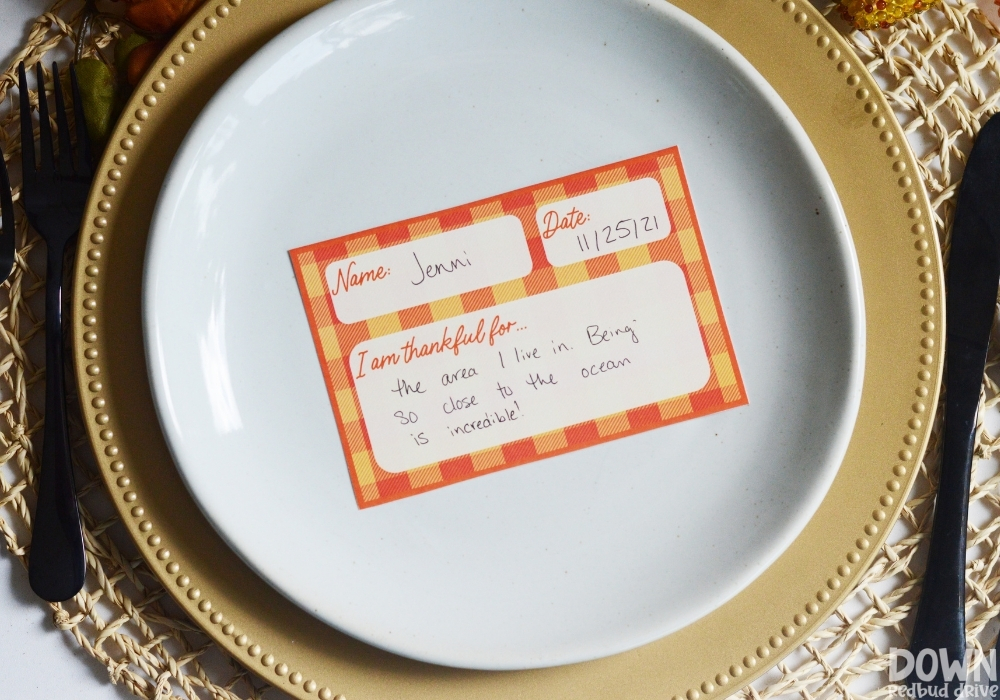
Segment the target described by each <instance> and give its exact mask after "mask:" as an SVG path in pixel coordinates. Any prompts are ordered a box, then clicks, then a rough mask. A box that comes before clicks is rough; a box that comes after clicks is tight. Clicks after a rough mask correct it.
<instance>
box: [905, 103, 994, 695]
mask: <svg viewBox="0 0 1000 700" xmlns="http://www.w3.org/2000/svg"><path fill="white" fill-rule="evenodd" d="M998 282H1000V119H998V118H997V117H996V116H994V117H992V118H990V120H989V121H988V122H987V123H986V124H985V125H983V127H982V129H980V131H979V136H978V137H977V139H976V143H975V145H974V146H973V148H972V153H970V154H969V162H968V164H967V165H966V167H965V174H964V175H963V178H962V184H961V187H960V188H959V192H958V209H957V210H956V212H955V223H954V226H953V227H952V234H951V255H950V258H949V261H948V276H947V287H946V289H947V326H946V327H947V346H946V348H947V365H946V380H947V384H946V387H947V395H946V399H945V426H944V442H943V449H942V460H941V476H940V483H939V486H938V493H937V499H936V501H935V505H934V525H933V528H932V529H931V541H930V550H929V552H928V555H927V569H926V573H925V574H924V585H923V592H922V593H921V596H920V604H919V606H918V607H917V617H916V621H915V624H914V628H913V637H912V639H911V641H910V652H911V653H912V654H913V657H914V658H916V657H918V655H919V654H920V652H921V651H922V650H924V649H929V650H931V652H932V653H933V654H934V656H935V657H937V661H938V663H937V664H931V662H930V660H929V659H928V658H927V656H926V655H924V657H925V658H924V661H925V663H924V664H923V670H924V671H925V672H926V671H929V670H931V668H932V666H934V665H936V666H937V667H938V670H937V674H936V675H935V677H933V678H932V679H931V680H924V679H922V678H920V677H919V675H917V671H918V670H919V669H914V671H913V673H912V674H911V675H910V677H909V680H910V682H911V683H923V684H924V685H925V686H927V687H929V688H933V687H937V688H941V689H942V690H939V691H937V692H938V693H943V692H944V690H943V689H944V688H947V691H948V692H947V696H945V695H943V694H938V695H937V697H950V698H954V697H956V694H957V692H958V691H959V690H960V688H961V686H962V683H961V682H960V681H958V680H957V678H956V679H953V680H952V681H951V682H947V681H946V680H945V676H944V674H943V671H942V668H941V667H942V664H941V663H940V662H941V660H942V659H941V657H942V655H946V656H945V658H946V659H948V660H949V661H950V662H951V663H954V662H955V661H960V662H961V663H962V664H963V665H964V663H965V661H964V660H965V550H966V542H965V533H966V526H967V524H968V520H969V481H970V476H971V471H972V452H973V447H974V445H975V439H976V413H977V411H978V410H979V391H980V387H981V385H982V381H983V371H984V369H985V367H986V350H987V348H988V346H989V340H990V329H991V327H992V325H993V316H994V314H995V313H996V305H997V285H998Z"/></svg>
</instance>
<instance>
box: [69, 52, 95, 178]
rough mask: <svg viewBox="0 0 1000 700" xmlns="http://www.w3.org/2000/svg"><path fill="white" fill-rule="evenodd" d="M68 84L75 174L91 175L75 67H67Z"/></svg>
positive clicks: (86, 136)
mask: <svg viewBox="0 0 1000 700" xmlns="http://www.w3.org/2000/svg"><path fill="white" fill-rule="evenodd" d="M69 82H70V87H71V89H72V90H73V111H74V112H75V113H76V115H75V116H76V162H75V163H74V166H75V167H76V174H77V175H80V176H82V177H90V176H92V175H93V171H92V169H91V163H92V162H93V161H92V160H91V149H90V136H89V135H88V134H87V120H86V116H85V115H84V113H83V99H82V98H81V97H80V83H79V82H78V81H77V79H76V65H75V64H72V63H71V64H70V65H69Z"/></svg>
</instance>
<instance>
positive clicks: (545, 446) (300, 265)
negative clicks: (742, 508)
mask: <svg viewBox="0 0 1000 700" xmlns="http://www.w3.org/2000/svg"><path fill="white" fill-rule="evenodd" d="M641 178H653V179H655V180H656V181H657V182H658V183H659V184H660V188H661V191H662V193H663V198H664V201H665V202H666V205H667V212H668V213H669V215H670V218H671V221H672V223H673V231H672V232H671V234H670V235H669V236H668V237H667V238H665V239H663V240H660V241H655V242H653V243H648V244H646V245H640V246H636V247H634V248H629V249H626V250H621V251H618V252H616V253H609V254H607V255H603V256H601V257H597V258H593V259H590V260H586V261H583V262H579V263H575V264H572V265H566V266H563V267H554V266H552V265H551V264H549V262H548V260H547V259H546V257H545V251H544V248H543V246H542V238H541V234H540V233H539V231H538V226H537V224H536V221H535V212H536V210H537V208H538V207H540V206H543V205H545V204H549V203H552V202H555V201H559V200H561V199H566V198H569V197H575V196H577V195H581V194H586V193H588V192H595V191H597V190H600V189H605V188H608V187H613V186H615V185H620V184H623V183H626V182H630V181H632V180H637V179H641ZM506 215H514V216H516V217H518V218H519V219H520V220H521V223H522V225H523V227H524V231H525V234H526V236H527V240H528V249H529V251H530V253H531V259H532V263H533V267H532V271H531V272H530V273H529V274H528V275H527V276H526V277H523V278H521V279H515V280H511V281H509V282H503V283H501V284H495V285H493V286H492V287H484V288H483V289H477V290H475V291H471V292H466V293H464V294H460V295H457V296H453V297H449V298H447V299H440V300H438V301H433V302H430V303H428V304H421V305H419V306H414V307H411V308H408V309H403V310H402V311H398V312H393V313H388V314H385V315H383V316H378V317H376V318H371V319H368V320H366V321H360V322H357V323H341V322H340V321H338V320H337V316H336V313H335V311H334V308H333V303H332V300H331V295H330V290H329V288H328V287H327V284H326V275H325V274H324V271H325V269H326V267H327V266H328V265H329V264H330V263H332V262H335V261H338V260H343V259H344V258H349V257H353V256H356V255H360V254H362V253H368V252H371V251H374V250H379V249H382V248H387V247H389V246H394V245H400V244H401V243H407V242H409V241H412V240H416V239H418V238H424V237H426V236H434V235H437V234H439V233H443V232H445V231H451V230H453V229H457V228H462V227H464V226H469V225H471V224H474V223H479V222H483V221H488V220H490V219H495V218H498V217H501V216H506ZM289 254H290V256H291V259H292V266H293V267H294V269H295V275H296V278H297V279H298V283H299V290H300V291H301V293H302V300H303V302H304V304H305V308H306V315H307V316H308V319H309V327H310V329H311V330H312V335H313V341H314V342H315V344H316V351H317V353H318V355H319V358H320V361H321V363H322V367H323V376H324V379H325V381H326V387H327V391H328V392H329V395H330V401H331V403H332V405H333V410H334V414H335V416H336V420H337V427H338V430H339V431H340V439H341V443H342V444H343V446H344V453H345V455H346V457H347V464H348V469H349V471H350V475H351V482H352V483H353V485H354V493H355V496H356V498H357V502H358V505H359V506H360V507H361V508H367V507H370V506H374V505H379V504H381V503H386V502H388V501H393V500H397V499H400V498H405V497H407V496H412V495H414V494H417V493H421V492H423V491H429V490H431V489H436V488H439V487H441V486H445V485H447V484H452V483H455V482H458V481H464V480H465V479H471V478H472V477H475V476H479V475H481V474H486V473H488V472H493V471H498V470H500V469H506V468H508V467H514V466H517V465H520V464H525V463H527V462H532V461H535V460H537V459H542V458H545V457H551V456H555V455H557V454H561V453H563V452H569V451H571V450H578V449H582V448H584V447H588V446H591V445H595V444H597V443H600V442H605V441H608V440H614V439H617V438H620V437H625V436H627V435H633V434H635V433H639V432H642V431H645V430H650V429H652V428H657V427H660V426H663V425H668V424H670V423H676V422H679V421H682V420H688V419H690V418H697V417H699V416H703V415H706V414H709V413H715V412H717V411H722V410H725V409H727V408H733V407H735V406H741V405H744V404H746V403H747V398H746V392H745V389H744V386H743V379H742V377H741V376H740V371H739V367H738V365H737V363H736V356H735V354H734V352H733V346H732V341H731V340H730V337H729V331H728V330H727V328H726V323H725V320H724V319H723V316H722V307H721V306H720V304H719V295H718V292H717V290H716V287H715V280H714V279H713V278H712V271H711V269H710V268H709V264H708V258H707V256H706V253H705V246H704V243H703V242H702V238H701V231H700V230H699V228H698V222H697V220H696V218H695V214H694V207H693V205H692V202H691V193H690V191H689V190H688V186H687V180H686V179H685V177H684V170H683V167H682V166H681V161H680V153H679V152H678V149H677V147H673V148H668V149H665V150H663V151H658V152H656V153H651V154H649V155H645V156H640V157H638V158H632V159H630V160H626V161H622V162H619V163H614V164H612V165H607V166H604V167H600V168H595V169H593V170H588V171H586V172H583V173H578V174H576V175H570V176H568V177H564V178H560V179H558V180H552V181H550V182H544V183H542V184H539V185H534V186H531V187H525V188H522V189H519V190H515V191H513V192H508V193H507V194H503V195H499V196H496V197H490V198H489V199H484V200H481V201H478V202H473V203H472V204H466V205H462V206H458V207H453V208H451V209H447V210H445V211H440V212H437V213H434V214H429V215H427V216H420V217H417V218H414V219H409V220H407V221H401V222H398V223H394V224H389V225H386V226H379V227H378V228H373V229H370V230H367V231H361V232H359V233H355V234H352V235H349V236H343V237H340V238H336V239H334V240H330V241H324V242H322V243H315V244H313V245H309V246H306V247H303V248H296V249H295V250H292V251H290V252H289ZM660 260H667V261H670V262H673V263H676V264H677V265H678V266H680V268H681V269H682V270H683V271H684V275H685V277H686V279H687V282H688V288H689V291H690V293H691V300H692V302H693V305H694V309H695V314H696V316H697V318H698V325H699V326H700V328H701V334H702V339H703V341H704V343H705V349H706V351H707V354H708V357H709V361H710V366H711V376H710V378H709V380H708V383H707V384H706V385H705V386H704V387H703V388H701V389H699V390H698V391H695V392H692V393H690V394H687V395H684V396H677V397H674V398H671V399H668V400H665V401H660V402H657V403H653V404H648V405H646V406H640V407H639V408H634V409H631V410H629V411H624V412H622V413H616V414H613V415H609V416H604V417H603V418H598V419H596V420H591V421H586V422H584V423H580V424H577V425H572V426H568V427H566V428H562V429H559V430H554V431H551V432H548V433H544V434H541V435H535V436H533V437H531V438H526V439H523V440H517V441H514V442H510V443H506V444H503V445H500V446H498V447H494V448H490V449H487V450H482V451H480V452H474V453H472V454H469V455H465V456H462V457H456V458H453V459H448V460H444V461H441V462H435V463H433V464H428V465H426V466H423V467H419V468H416V469H411V470H409V471H406V472H402V473H399V474H393V473H390V472H387V471H385V470H383V469H381V468H379V466H378V464H376V462H375V457H374V455H373V453H372V449H371V443H370V440H369V437H368V430H367V428H366V427H365V420H364V416H362V415H361V409H360V402H359V400H358V395H357V391H356V389H355V387H354V382H353V379H352V374H351V370H350V366H349V359H350V355H351V351H352V350H353V349H354V346H355V345H357V344H358V343H360V342H363V341H365V340H369V339H370V338H375V337H379V336H383V335H388V334H390V333H395V332H397V331H401V330H405V329H410V328H415V327H417V326H422V325H425V324H428V323H432V322H434V321H440V320H443V319H446V318H451V317H453V316H458V315H460V314H464V313H469V312H472V311H478V310H480V309H485V308H488V307H491V306H494V305H497V304H503V303H505V302H508V301H513V300H515V299H521V298H523V297H527V296H533V295H535V294H542V293H544V292H548V291H551V290H553V289H557V288H559V287H567V286H570V285H573V284H578V283H580V282H586V281H588V280H592V279H595V278H598V277H603V276H605V275H612V274H615V273H616V272H620V271H622V270H627V269H630V268H633V267H639V266H642V265H648V264H650V263H652V262H655V261H660Z"/></svg>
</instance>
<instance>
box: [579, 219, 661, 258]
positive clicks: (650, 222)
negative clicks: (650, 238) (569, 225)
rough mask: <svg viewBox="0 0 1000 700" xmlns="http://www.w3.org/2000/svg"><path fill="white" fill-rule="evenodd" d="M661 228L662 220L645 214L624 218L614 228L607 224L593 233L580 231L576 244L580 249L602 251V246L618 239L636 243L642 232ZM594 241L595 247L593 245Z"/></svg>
mask: <svg viewBox="0 0 1000 700" xmlns="http://www.w3.org/2000/svg"><path fill="white" fill-rule="evenodd" d="M659 230H660V222H659V220H658V219H657V218H656V217H655V216H643V217H642V218H639V219H622V220H621V221H619V222H618V223H617V224H616V225H615V227H614V228H611V226H610V225H609V226H605V227H604V228H602V229H600V230H595V231H594V232H593V233H578V234H577V235H576V244H577V245H578V246H580V250H582V251H589V250H596V251H597V252H601V246H602V245H603V246H605V247H609V246H613V245H614V244H615V243H616V242H617V241H623V240H628V241H629V242H630V243H635V242H637V241H638V240H639V239H640V234H642V233H652V232H654V231H659ZM591 242H593V248H592V247H591Z"/></svg>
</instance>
